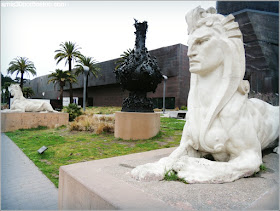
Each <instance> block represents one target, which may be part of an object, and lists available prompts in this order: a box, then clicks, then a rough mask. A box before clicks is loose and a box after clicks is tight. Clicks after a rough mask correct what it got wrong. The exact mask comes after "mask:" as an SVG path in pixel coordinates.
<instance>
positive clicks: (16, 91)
mask: <svg viewBox="0 0 280 211" xmlns="http://www.w3.org/2000/svg"><path fill="white" fill-rule="evenodd" d="M8 89H9V92H10V93H11V95H12V96H13V97H14V100H13V102H12V104H11V109H5V110H2V111H1V112H57V111H55V110H54V109H53V108H52V106H51V104H50V103H48V102H46V101H44V100H34V99H33V100H30V99H26V98H25V97H23V94H22V91H21V88H20V86H19V85H18V84H12V85H11V86H9V88H8Z"/></svg>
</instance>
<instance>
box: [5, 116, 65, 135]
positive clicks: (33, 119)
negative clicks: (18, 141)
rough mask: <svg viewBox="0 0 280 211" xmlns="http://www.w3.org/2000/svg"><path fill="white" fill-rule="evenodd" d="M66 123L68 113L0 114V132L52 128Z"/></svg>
mask: <svg viewBox="0 0 280 211" xmlns="http://www.w3.org/2000/svg"><path fill="white" fill-rule="evenodd" d="M68 122H69V114H68V113H39V112H21V113H20V112H15V113H1V132H8V131H13V130H18V129H29V128H36V127H38V126H47V127H49V128H54V127H59V126H62V125H67V124H68Z"/></svg>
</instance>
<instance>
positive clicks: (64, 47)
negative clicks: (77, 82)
mask: <svg viewBox="0 0 280 211" xmlns="http://www.w3.org/2000/svg"><path fill="white" fill-rule="evenodd" d="M59 46H60V47H61V48H60V49H58V50H56V51H55V53H57V54H55V56H54V59H55V60H57V63H56V64H58V63H59V62H61V61H62V60H63V59H65V60H66V61H65V65H67V64H68V66H69V72H70V73H71V71H72V60H73V61H76V59H78V58H79V57H80V56H81V55H82V54H81V53H80V51H79V49H80V48H79V47H78V45H76V43H72V42H71V41H68V42H67V41H66V42H64V43H63V42H62V43H60V45H59ZM70 103H73V89H72V83H71V82H70Z"/></svg>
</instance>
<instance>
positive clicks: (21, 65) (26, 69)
mask: <svg viewBox="0 0 280 211" xmlns="http://www.w3.org/2000/svg"><path fill="white" fill-rule="evenodd" d="M9 65H10V66H9V68H8V73H9V74H13V73H16V76H18V74H20V87H21V89H22V87H23V75H24V74H25V73H26V74H27V75H29V73H31V74H32V75H33V76H35V75H36V74H37V73H36V68H35V66H34V63H33V62H31V61H29V60H28V58H26V57H17V58H15V59H14V60H13V61H11V62H10V64H9Z"/></svg>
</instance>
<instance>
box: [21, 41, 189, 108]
mask: <svg viewBox="0 0 280 211" xmlns="http://www.w3.org/2000/svg"><path fill="white" fill-rule="evenodd" d="M187 51H188V47H187V46H185V45H182V44H177V45H172V46H168V47H163V48H159V49H155V50H151V51H149V52H150V54H151V56H154V57H156V59H157V62H158V66H159V67H160V69H161V72H162V74H163V75H166V76H167V77H168V80H167V82H166V108H175V107H180V106H182V105H187V99H188V92H189V86H190V85H189V83H190V73H189V61H188V57H187ZM117 60H118V59H114V60H109V61H105V62H101V63H99V66H100V69H101V70H100V73H101V75H100V76H99V77H98V78H94V77H93V76H92V75H91V76H90V77H89V84H88V86H89V88H88V97H89V101H90V102H89V105H91V106H121V105H122V101H123V99H124V98H125V97H127V96H128V92H127V91H122V89H121V87H120V85H119V84H118V83H117V81H116V77H115V74H114V73H113V70H114V69H115V66H116V64H115V63H116V61H117ZM77 80H78V82H77V83H76V84H73V94H74V97H78V98H79V104H81V103H82V101H83V100H82V98H83V75H80V76H79V77H78V78H77ZM47 81H48V76H47V75H46V76H41V77H38V78H35V79H33V80H32V81H29V82H27V84H26V85H25V86H29V87H31V88H32V89H33V90H34V92H35V95H34V96H33V98H47V99H53V100H54V99H58V97H59V86H58V85H57V86H56V87H54V84H52V83H51V84H47ZM163 83H164V82H162V83H161V84H159V85H158V87H157V89H156V92H155V93H148V97H150V98H152V99H153V101H154V107H155V108H161V107H162V97H163ZM64 90H65V91H64V97H68V96H69V86H66V87H65V88H64ZM43 92H44V96H43V95H42V93H43Z"/></svg>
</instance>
